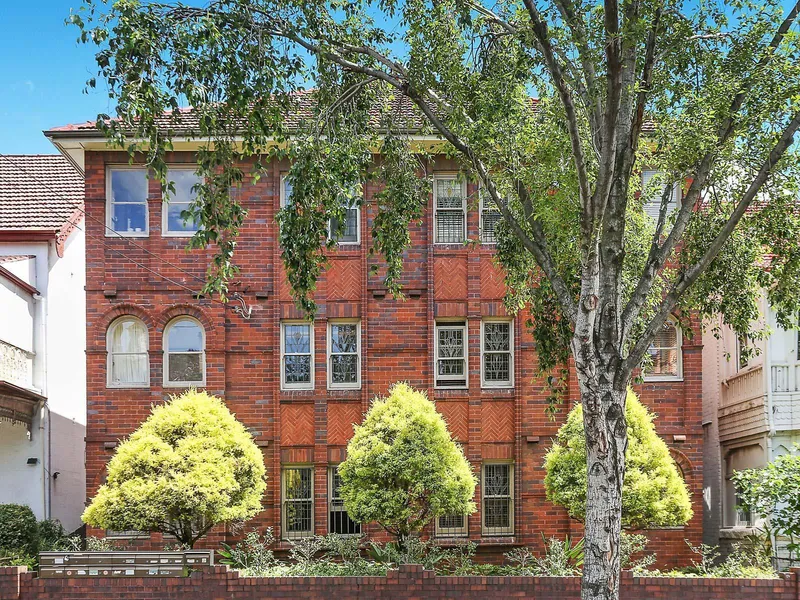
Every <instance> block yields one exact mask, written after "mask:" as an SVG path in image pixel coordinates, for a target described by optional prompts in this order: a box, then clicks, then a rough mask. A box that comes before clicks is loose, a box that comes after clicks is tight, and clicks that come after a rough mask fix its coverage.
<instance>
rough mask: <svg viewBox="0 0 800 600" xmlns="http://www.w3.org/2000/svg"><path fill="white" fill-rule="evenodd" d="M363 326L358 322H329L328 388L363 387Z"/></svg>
mask: <svg viewBox="0 0 800 600" xmlns="http://www.w3.org/2000/svg"><path fill="white" fill-rule="evenodd" d="M360 354H361V325H360V323H359V322H357V321H350V322H341V321H329V322H328V387H330V388H358V387H359V386H360V385H361V358H360Z"/></svg>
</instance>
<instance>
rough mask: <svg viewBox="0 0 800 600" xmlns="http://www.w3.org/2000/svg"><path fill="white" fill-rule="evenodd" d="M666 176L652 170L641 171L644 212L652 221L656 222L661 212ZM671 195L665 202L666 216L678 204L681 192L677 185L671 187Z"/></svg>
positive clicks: (661, 172)
mask: <svg viewBox="0 0 800 600" xmlns="http://www.w3.org/2000/svg"><path fill="white" fill-rule="evenodd" d="M665 178H666V174H665V173H664V172H663V171H656V170H654V169H642V196H643V198H644V212H645V214H646V215H648V216H649V217H651V218H652V219H653V220H654V221H658V214H659V212H660V210H661V199H662V197H663V195H664V190H665V189H666V187H667V181H666V180H665ZM671 187H672V190H671V194H670V197H669V199H668V201H667V215H669V214H670V213H671V212H672V211H673V210H674V209H675V208H676V207H677V206H678V203H679V202H680V199H681V190H680V187H679V186H678V185H677V184H674V185H672V186H671Z"/></svg>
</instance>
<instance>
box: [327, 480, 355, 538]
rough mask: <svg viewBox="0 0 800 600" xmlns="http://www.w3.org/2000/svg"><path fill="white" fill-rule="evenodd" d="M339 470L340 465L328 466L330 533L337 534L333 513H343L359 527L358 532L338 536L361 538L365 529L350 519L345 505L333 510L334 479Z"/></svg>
mask: <svg viewBox="0 0 800 600" xmlns="http://www.w3.org/2000/svg"><path fill="white" fill-rule="evenodd" d="M338 469H339V465H329V466H328V533H336V532H334V531H333V523H331V513H333V512H341V513H344V514H345V515H347V518H348V519H350V520H351V521H352V522H353V523H355V524H356V525H358V531H357V532H355V533H336V535H343V536H347V537H351V536H352V537H361V533H362V532H363V530H364V528H363V527H362V524H361V523H359V522H357V521H356V520H355V519H353V518H352V517H350V515H349V514H348V512H347V509H346V508H345V507H344V504H342V506H341V508H338V507H337V508H335V509H334V508H333V501H334V495H333V478H334V476H335V475H336V472H337V470H338ZM336 498H337V499H339V500H341V497H338V496H337V497H336Z"/></svg>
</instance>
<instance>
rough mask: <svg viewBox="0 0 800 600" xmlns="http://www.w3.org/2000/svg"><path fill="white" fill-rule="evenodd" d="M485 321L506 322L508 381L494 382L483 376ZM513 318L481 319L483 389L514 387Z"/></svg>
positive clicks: (482, 373) (482, 374)
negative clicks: (507, 334)
mask: <svg viewBox="0 0 800 600" xmlns="http://www.w3.org/2000/svg"><path fill="white" fill-rule="evenodd" d="M486 323H508V332H509V355H510V361H509V362H510V364H509V381H508V382H494V381H490V382H487V381H486V379H485V378H484V369H483V354H484V347H483V341H484V325H485V324H486ZM514 354H515V352H514V319H508V318H506V319H504V318H500V317H487V318H485V319H481V387H482V388H485V389H510V388H513V387H514V358H515V356H514Z"/></svg>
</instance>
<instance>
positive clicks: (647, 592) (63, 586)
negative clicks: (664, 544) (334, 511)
mask: <svg viewBox="0 0 800 600" xmlns="http://www.w3.org/2000/svg"><path fill="white" fill-rule="evenodd" d="M799 575H800V573H799V572H798V570H795V572H794V573H791V574H786V575H785V576H784V577H783V578H781V579H775V580H771V579H699V578H694V579H690V578H683V579H677V578H673V579H670V578H660V577H632V576H631V575H630V574H629V573H624V574H623V576H622V582H621V589H620V597H621V599H622V600H658V599H665V600H672V599H674V598H681V599H682V600H701V599H702V600H706V599H709V598H725V600H797V598H800V583H799V580H800V577H799ZM131 598H147V599H148V600H182V599H183V598H192V599H193V600H213V599H217V598H236V599H239V600H250V599H252V600H256V599H270V598H305V599H308V600H316V599H322V598H348V599H359V600H373V599H375V600H377V599H379V598H392V599H393V600H412V599H414V600H418V599H421V598H459V599H460V600H484V599H485V598H529V599H531V600H537V599H538V600H557V599H561V600H573V599H574V600H577V599H578V598H580V578H578V577H437V576H436V575H435V574H434V573H433V572H432V571H423V569H422V567H421V566H420V565H405V566H403V567H401V568H400V570H399V571H392V572H390V573H389V574H388V575H387V576H386V577H281V578H247V577H239V575H238V573H236V572H232V571H228V570H227V567H211V568H209V569H207V570H205V571H200V572H196V573H193V574H192V575H191V576H190V577H186V578H176V579H167V578H152V579H146V578H145V579H143V578H133V577H131V578H117V579H109V578H106V579H102V578H101V579H36V578H34V577H33V576H32V574H30V573H26V572H24V568H23V567H6V568H0V600H55V599H59V600H62V599H63V600H115V599H126V600H128V599H131Z"/></svg>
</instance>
